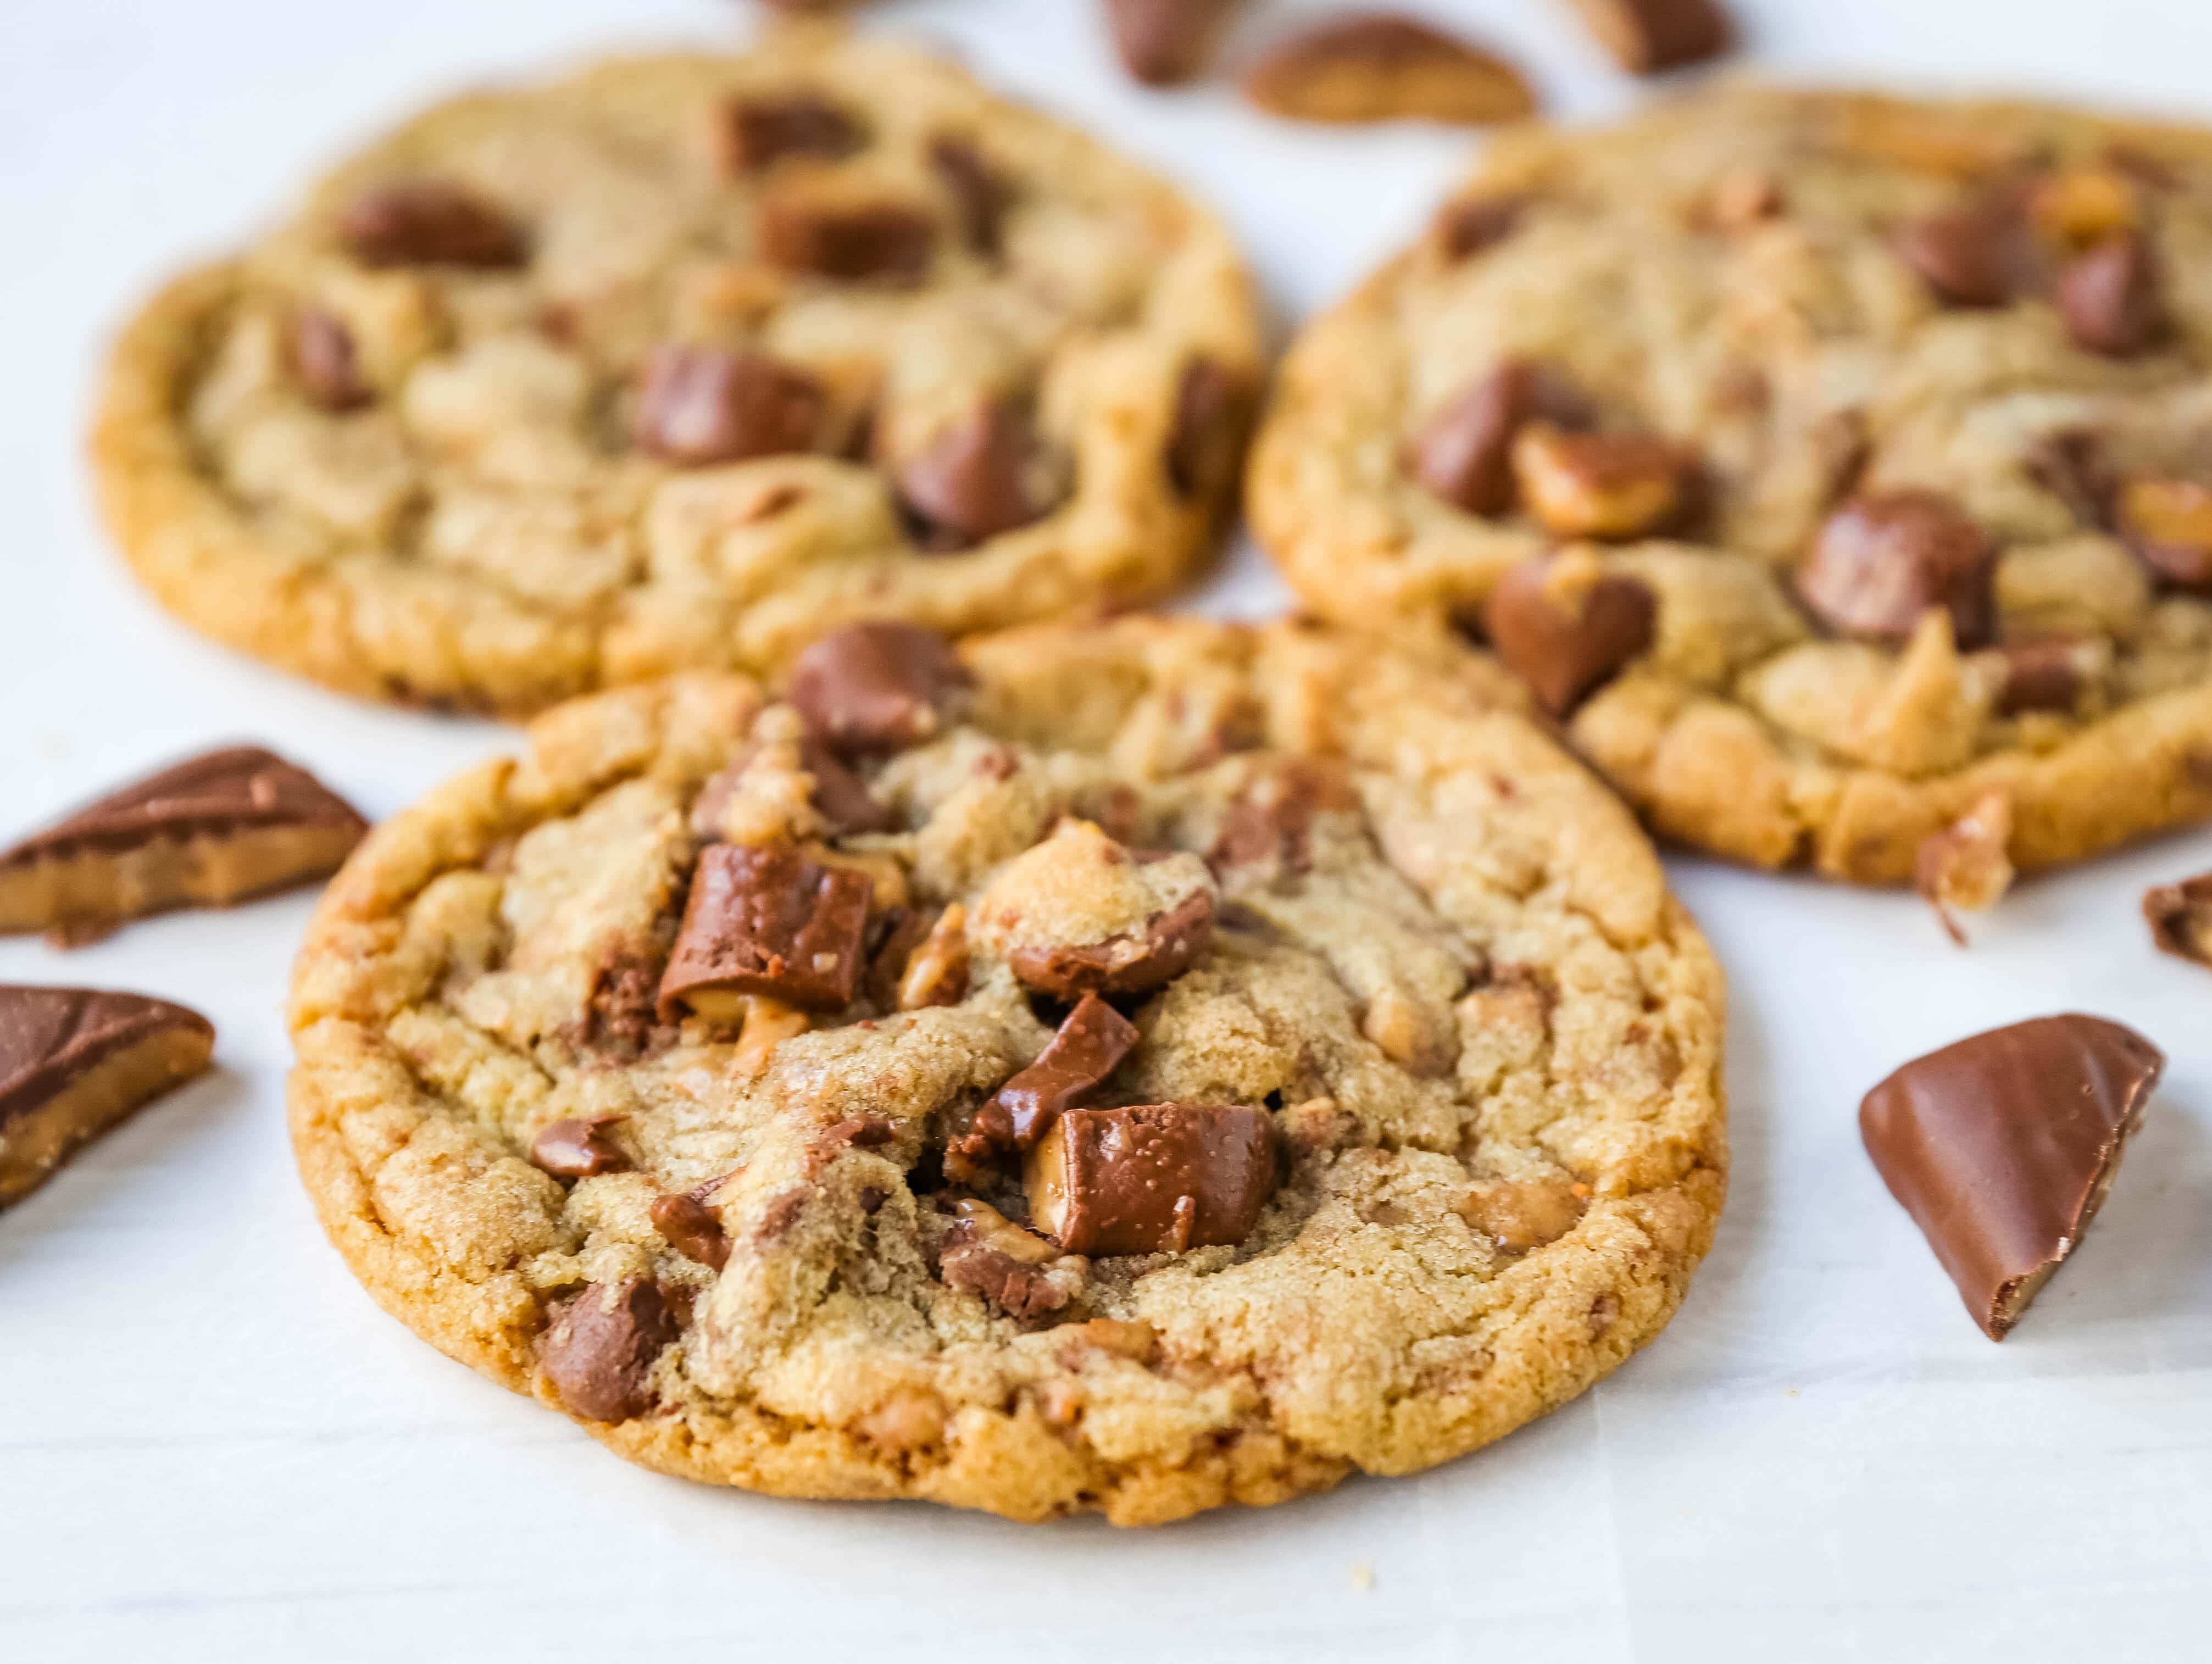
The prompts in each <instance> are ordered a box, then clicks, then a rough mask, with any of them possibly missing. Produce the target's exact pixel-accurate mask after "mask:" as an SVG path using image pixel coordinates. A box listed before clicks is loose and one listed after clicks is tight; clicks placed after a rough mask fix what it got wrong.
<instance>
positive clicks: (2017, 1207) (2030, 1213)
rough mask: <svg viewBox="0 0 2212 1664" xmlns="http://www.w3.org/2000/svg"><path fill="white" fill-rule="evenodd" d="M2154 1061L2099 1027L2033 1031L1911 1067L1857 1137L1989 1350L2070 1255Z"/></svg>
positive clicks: (2004, 1033)
mask: <svg viewBox="0 0 2212 1664" xmlns="http://www.w3.org/2000/svg"><path fill="white" fill-rule="evenodd" d="M2165 1066H2166V1059H2165V1057H2164V1055H2163V1054H2160V1051H2159V1049H2158V1048H2157V1047H2155V1046H2154V1045H2152V1044H2151V1043H2150V1042H2148V1041H2147V1040H2145V1039H2144V1038H2143V1037H2142V1035H2139V1034H2136V1032H2135V1031H2134V1030H2133V1029H2125V1028H2123V1027H2121V1025H2120V1024H2118V1023H2109V1022H2106V1020H2105V1019H2103V1018H2102V1017H2081V1016H2067V1017H2038V1018H2036V1019H2035V1020H2033V1022H2028V1023H2014V1024H2013V1025H2012V1026H2011V1027H2010V1028H2005V1029H1992V1030H1991V1031H1990V1033H1988V1034H1983V1035H1975V1036H1973V1037H1972V1039H1970V1040H1962V1041H1960V1042H1957V1043H1956V1044H1954V1045H1951V1046H1946V1047H1945V1048H1942V1050H1941V1051H1937V1052H1930V1053H1929V1054H1928V1055H1927V1056H1925V1057H1923V1058H1916V1059H1915V1060H1913V1061H1911V1062H1910V1063H1908V1064H1906V1065H1905V1066H1904V1067H1903V1068H1901V1069H1899V1071H1898V1072H1896V1073H1895V1074H1893V1075H1892V1076H1890V1078H1888V1079H1887V1080H1885V1081H1883V1082H1882V1083H1881V1085H1879V1086H1877V1087H1875V1089H1874V1090H1872V1091H1871V1092H1869V1093H1868V1094H1867V1095H1866V1099H1865V1101H1864V1102H1863V1103H1861V1104H1860V1106H1859V1132H1860V1134H1861V1136H1862V1137H1863V1139H1865V1141H1866V1147H1867V1153H1868V1154H1869V1156H1871V1157H1873V1158H1874V1164H1875V1168H1876V1169H1879V1170H1880V1172H1881V1176H1882V1178H1883V1180H1884V1181H1885V1182H1887V1184H1888V1186H1889V1189H1890V1193H1891V1194H1892V1195H1893V1196H1895V1197H1896V1198H1897V1199H1898V1200H1899V1202H1900V1203H1902V1204H1903V1205H1904V1207H1905V1212H1907V1213H1910V1214H1911V1216H1912V1218H1913V1220H1914V1222H1915V1223H1916V1224H1918V1225H1919V1227H1920V1229H1921V1231H1922V1232H1923V1235H1925V1236H1927V1238H1928V1243H1929V1247H1930V1248H1934V1249H1935V1250H1936V1258H1937V1259H1938V1260H1941V1261H1942V1264H1943V1269H1944V1270H1946V1271H1948V1272H1950V1274H1951V1280H1952V1281H1953V1282H1954V1283H1956V1284H1958V1285H1959V1293H1960V1297H1961V1298H1962V1299H1964V1300H1965V1302H1966V1309H1967V1310H1968V1311H1969V1312H1970V1313H1972V1315H1973V1319H1974V1321H1975V1322H1977V1323H1978V1324H1979V1325H1980V1326H1981V1327H1982V1332H1983V1333H1985V1334H1987V1335H1988V1336H1989V1338H1990V1339H1992V1340H2002V1339H2004V1338H2005V1335H2006V1333H2008V1331H2009V1330H2010V1329H2011V1328H2012V1326H2013V1325H2014V1324H2015V1322H2017V1321H2019V1319H2020V1315H2021V1312H2023V1311H2025V1310H2026V1309H2027V1305H2028V1303H2029V1302H2030V1301H2032V1300H2033V1299H2034V1298H2035V1297H2036V1295H2037V1293H2038V1292H2039V1291H2040V1290H2041V1289H2042V1287H2043V1284H2045V1282H2046V1281H2048V1280H2049V1278H2050V1277H2051V1272H2054V1271H2056V1270H2057V1268H2058V1266H2059V1264H2060V1262H2061V1261H2063V1260H2064V1259H2065V1258H2066V1256H2067V1255H2068V1254H2071V1253H2072V1252H2073V1251H2074V1249H2075V1248H2077V1247H2078V1246H2080V1244H2081V1233H2082V1232H2083V1231H2084V1230H2087V1228H2088V1224H2089V1221H2090V1220H2091V1218H2093V1217H2094V1216H2095V1214H2096V1212H2097V1208H2098V1205H2100V1203H2101V1202H2102V1201H2103V1200H2104V1199H2105V1192H2106V1188H2107V1187H2109V1186H2110V1185H2111V1183H2112V1175H2113V1174H2114V1173H2116V1172H2117V1171H2118V1168H2119V1161H2120V1151H2121V1146H2122V1145H2124V1144H2125V1142H2126V1141H2127V1139H2128V1138H2129V1137H2130V1135H2131V1134H2132V1133H2134V1132H2135V1130H2136V1127H2138V1126H2139V1125H2141V1123H2142V1113H2143V1106H2144V1104H2145V1102H2147V1101H2148V1098H2149V1096H2150V1092H2151V1088H2152V1086H2153V1084H2155V1083H2156V1081H2157V1079H2158V1077H2159V1073H2160V1071H2161V1070H2162V1069H2164V1068H2165Z"/></svg>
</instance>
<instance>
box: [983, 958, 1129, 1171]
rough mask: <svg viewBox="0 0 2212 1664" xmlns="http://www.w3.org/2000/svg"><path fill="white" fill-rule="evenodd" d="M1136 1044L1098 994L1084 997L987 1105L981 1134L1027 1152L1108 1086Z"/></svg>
mask: <svg viewBox="0 0 2212 1664" xmlns="http://www.w3.org/2000/svg"><path fill="white" fill-rule="evenodd" d="M1136 1044H1137V1025H1136V1024H1135V1023H1132V1022H1130V1021H1129V1019H1128V1018H1127V1017H1124V1016H1122V1015H1121V1012H1119V1011H1115V1009H1114V1008H1113V1007H1112V1006H1111V1005H1108V1004H1107V1003H1106V1002H1105V1001H1104V1000H1103V999H1100V998H1098V996H1097V994H1085V995H1084V996H1083V998H1082V999H1079V1000H1078V1001H1077V1002H1076V1005H1075V1009H1074V1010H1073V1011H1070V1012H1069V1013H1068V1014H1067V1017H1066V1020H1065V1021H1063V1022H1062V1023H1060V1031H1059V1033H1057V1034H1055V1035H1053V1037H1052V1038H1051V1039H1050V1040H1049V1041H1048V1042H1046V1044H1045V1048H1044V1050H1042V1052H1039V1053H1038V1054H1036V1060H1034V1061H1033V1062H1031V1063H1030V1066H1029V1067H1027V1068H1026V1069H1024V1070H1023V1071H1021V1072H1020V1073H1018V1074H1017V1075H1016V1076H1015V1077H1014V1078H1012V1080H1010V1081H1008V1082H1007V1083H1006V1084H1005V1085H1004V1086H1001V1087H1000V1089H999V1090H998V1091H997V1093H996V1094H995V1095H994V1096H993V1097H992V1099H991V1101H990V1102H988V1103H986V1104H985V1105H984V1106H983V1108H982V1110H981V1113H980V1114H978V1115H977V1116H976V1118H975V1125H976V1127H977V1130H979V1131H980V1132H981V1133H983V1135H984V1136H985V1137H986V1138H988V1139H991V1140H992V1141H993V1142H994V1143H995V1144H998V1145H1011V1146H1012V1147H1013V1148H1014V1149H1017V1150H1027V1149H1029V1148H1030V1146H1031V1145H1035V1144H1036V1141H1037V1140H1038V1139H1041V1138H1042V1137H1043V1136H1044V1135H1045V1133H1046V1132H1047V1131H1048V1130H1049V1129H1050V1127H1052V1124H1053V1123H1054V1121H1056V1120H1059V1119H1060V1115H1061V1114H1063V1113H1065V1112H1066V1110H1068V1109H1071V1108H1075V1107H1077V1106H1078V1105H1079V1104H1081V1103H1082V1102H1084V1101H1085V1099H1086V1098H1088V1097H1089V1096H1091V1094H1092V1093H1093V1092H1095V1091H1097V1090H1098V1089H1099V1088H1100V1087H1101V1086H1103V1085H1104V1084H1106V1078H1107V1077H1108V1076H1109V1075H1111V1074H1112V1073H1113V1072H1114V1071H1115V1070H1116V1069H1117V1068H1119V1067H1121V1060H1122V1059H1123V1058H1125V1057H1127V1056H1128V1055H1129V1054H1130V1052H1131V1051H1133V1049H1134V1048H1135V1047H1136Z"/></svg>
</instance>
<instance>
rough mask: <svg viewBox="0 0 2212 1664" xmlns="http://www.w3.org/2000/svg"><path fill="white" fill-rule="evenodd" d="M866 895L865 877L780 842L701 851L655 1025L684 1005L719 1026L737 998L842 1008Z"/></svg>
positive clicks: (732, 1013) (853, 977)
mask: <svg viewBox="0 0 2212 1664" xmlns="http://www.w3.org/2000/svg"><path fill="white" fill-rule="evenodd" d="M873 891H874V887H873V885H872V884H871V883H870V881H869V878H868V876H867V874H866V873H865V872H860V871H856V870H854V869H853V868H851V867H842V866H832V867H823V866H817V865H815V864H814V863H813V862H812V861H810V860H808V859H806V858H805V856H804V855H802V854H800V853H799V852H798V851H797V850H795V849H793V848H792V847H789V846H788V845H783V844H777V845H770V846H767V847H740V846H738V845H735V844H710V845H708V847H707V848H705V849H703V850H702V851H701V852H700V854H699V865H698V866H697V868H696V871H694V872H693V874H692V878H691V896H690V901H689V902H687V903H686V904H685V906H684V925H683V928H682V929H681V930H679V931H678V932H677V937H676V949H675V951H674V952H673V953H672V954H671V956H669V961H668V969H667V971H666V973H665V975H663V976H662V977H661V979H660V999H659V1006H660V1017H661V1020H662V1021H663V1022H671V1021H673V1020H675V1018H676V1017H678V1015H679V1014H680V1013H681V1012H682V1011H683V1010H684V1008H685V1007H687V1006H688V1007H689V1008H690V1009H691V1010H692V1011H696V1012H698V1013H699V1014H700V1015H702V1016H704V1017H712V1018H714V1019H715V1020H717V1021H720V1022H727V1021H730V1020H732V1019H733V1018H734V1017H736V1016H737V1015H738V1009H739V1008H738V996H740V995H745V994H766V995H768V996H769V998H770V999H778V1000H781V1001H783V1002H784V1003H786V1004H787V1005H795V1006H798V1007H799V1008H800V1009H802V1010H805V1011H836V1010H838V1009H839V1008H840V1007H842V1006H844V1005H848V1004H850V1003H851V1001H852V999H853V990H854V985H855V983H856V982H857V981H858V979H859V977H860V936H861V932H862V930H863V928H864V927H865V926H866V923H867V917H868V902H869V899H870V897H871V896H872V894H873Z"/></svg>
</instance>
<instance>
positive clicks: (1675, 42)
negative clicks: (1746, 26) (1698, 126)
mask: <svg viewBox="0 0 2212 1664" xmlns="http://www.w3.org/2000/svg"><path fill="white" fill-rule="evenodd" d="M1574 7H1575V9H1576V10H1577V11H1578V12H1580V13H1581V14H1582V17H1583V24H1584V25H1585V26H1586V27H1588V28H1589V32H1590V33H1592V34H1594V35H1595V36H1596V37H1597V38H1598V43H1599V44H1600V45H1601V46H1603V47H1604V48H1605V49H1606V51H1607V52H1610V53H1612V55H1613V60H1614V61H1615V62H1616V63H1618V64H1620V67H1621V68H1622V69H1624V70H1627V71H1628V72H1629V73H1630V74H1631V75H1656V74H1657V73H1658V72H1659V71H1660V70H1672V69H1677V68H1680V66H1681V65H1683V64H1697V63H1701V62H1703V61H1704V60H1705V59H1706V58H1717V57H1718V56H1719V55H1720V54H1721V53H1723V52H1726V51H1727V50H1728V49H1729V45H1730V42H1731V40H1732V39H1733V35H1734V31H1733V30H1732V29H1731V28H1730V27H1729V19H1728V14H1727V13H1726V12H1725V11H1723V10H1722V9H1721V8H1720V6H1719V5H1718V4H1717V0H1574Z"/></svg>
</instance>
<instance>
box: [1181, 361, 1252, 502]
mask: <svg viewBox="0 0 2212 1664" xmlns="http://www.w3.org/2000/svg"><path fill="white" fill-rule="evenodd" d="M1251 422H1252V390H1251V388H1250V387H1249V386H1248V385H1247V384H1246V382H1245V380H1244V378H1243V377H1242V376H1240V375H1238V374H1237V373H1235V372H1233V371H1231V370H1227V369H1225V368H1223V367H1222V366H1221V365H1219V364H1218V363H1217V362H1215V361H1213V360H1212V359H1211V358H1207V357H1206V356H1204V355H1200V356H1199V357H1196V358H1194V359H1192V360H1191V361H1190V362H1189V363H1188V365H1186V366H1185V367H1184V368H1183V373H1182V380H1181V381H1180V382H1178V383H1177V384H1176V410H1175V425H1174V426H1173V427H1172V428H1170V429H1169V430H1168V444H1167V453H1166V462H1167V470H1168V482H1169V483H1170V484H1171V485H1173V486H1174V487H1175V489H1176V492H1177V494H1178V495H1182V496H1183V497H1186V498H1199V499H1205V498H1210V497H1212V496H1214V495H1218V494H1219V493H1222V492H1225V491H1228V490H1231V489H1232V488H1233V487H1234V486H1235V484H1236V482H1237V463H1238V461H1239V460H1240V459H1242V457H1243V452H1244V440H1245V435H1246V432H1247V430H1248V429H1249V428H1250V426H1251Z"/></svg>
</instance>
